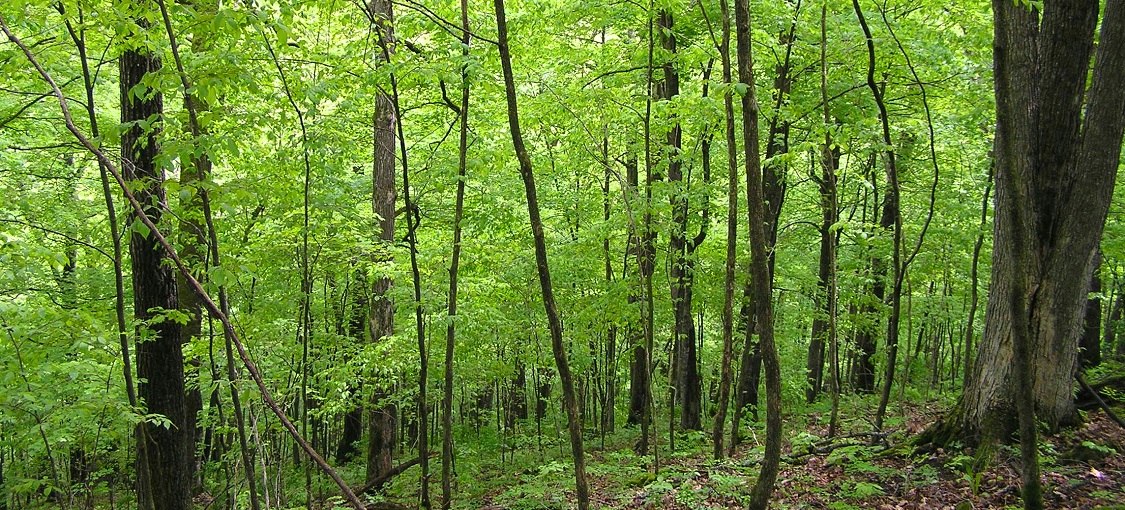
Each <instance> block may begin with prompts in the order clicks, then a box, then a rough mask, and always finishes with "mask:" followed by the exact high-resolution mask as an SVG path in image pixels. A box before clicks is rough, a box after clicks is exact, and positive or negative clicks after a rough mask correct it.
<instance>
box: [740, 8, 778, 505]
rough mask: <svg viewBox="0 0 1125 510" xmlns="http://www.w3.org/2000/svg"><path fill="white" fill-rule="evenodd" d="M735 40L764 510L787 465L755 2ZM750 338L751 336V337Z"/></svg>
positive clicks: (757, 491)
mask: <svg viewBox="0 0 1125 510" xmlns="http://www.w3.org/2000/svg"><path fill="white" fill-rule="evenodd" d="M734 9H735V11H734V19H735V34H736V36H735V42H736V48H737V55H738V59H737V60H738V81H739V82H741V83H744V84H746V92H744V93H743V94H742V143H743V151H744V153H745V154H746V160H745V162H744V164H745V169H746V204H747V205H746V209H747V212H748V213H749V217H750V218H749V219H750V257H751V259H750V273H751V278H752V284H753V287H754V294H753V300H754V312H755V317H754V319H755V323H756V324H757V328H758V338H759V342H760V344H761V350H762V364H763V366H764V368H765V375H766V448H765V457H764V458H763V459H762V468H761V471H760V472H759V474H758V481H757V482H755V483H754V489H753V490H752V492H751V493H750V504H749V505H748V506H749V507H750V508H751V509H754V510H764V509H765V508H766V506H767V505H768V504H769V499H770V495H772V494H773V485H774V481H775V480H776V479H777V470H778V466H779V464H780V463H781V361H780V360H779V359H778V355H777V346H776V345H775V344H774V335H773V332H774V328H773V288H772V286H771V285H770V269H769V251H768V249H767V242H768V237H767V234H766V224H767V221H768V220H767V219H766V218H767V216H766V215H767V214H768V213H767V210H766V202H765V196H764V194H763V192H762V163H761V156H759V153H758V100H757V99H756V98H755V95H754V57H753V49H752V47H751V44H750V43H751V37H750V34H751V32H750V4H749V2H748V1H747V0H736V1H735V8H734ZM748 339H749V338H748Z"/></svg>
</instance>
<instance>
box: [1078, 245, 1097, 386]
mask: <svg viewBox="0 0 1125 510" xmlns="http://www.w3.org/2000/svg"><path fill="white" fill-rule="evenodd" d="M1101 265H1102V254H1101V251H1100V250H1097V249H1095V250H1094V267H1093V269H1091V271H1090V291H1089V292H1090V294H1094V295H1096V294H1101V292H1102V279H1101V278H1100V277H1099V276H1098V268H1100V267H1101ZM1101 328H1102V300H1101V298H1100V297H1097V296H1095V297H1093V298H1089V297H1088V298H1087V299H1086V321H1085V323H1084V324H1083V326H1082V339H1081V340H1080V341H1079V346H1078V347H1079V350H1078V358H1079V360H1080V362H1079V365H1080V366H1081V368H1083V369H1086V368H1091V367H1096V366H1098V365H1100V364H1101V363H1102V345H1101V344H1102V331H1101Z"/></svg>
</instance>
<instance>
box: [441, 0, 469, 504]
mask: <svg viewBox="0 0 1125 510" xmlns="http://www.w3.org/2000/svg"><path fill="white" fill-rule="evenodd" d="M460 3H461V29H462V30H464V33H463V34H462V35H461V44H462V47H461V55H462V56H464V57H466V59H467V58H468V56H469V44H470V43H471V42H472V38H471V34H470V33H469V0H461V2H460ZM457 113H458V117H459V124H460V129H459V135H458V140H459V142H458V145H457V198H456V199H455V200H456V201H455V204H454V207H453V253H452V256H451V258H450V261H449V296H448V305H447V314H448V316H449V324H448V325H447V326H446V329H445V369H444V372H443V374H442V381H443V382H444V384H443V386H444V387H443V393H442V399H441V411H442V412H441V420H442V422H441V430H442V432H441V434H442V441H441V508H442V510H449V509H450V507H452V505H453V349H454V345H455V342H454V340H455V337H456V331H455V326H456V323H457V276H458V273H459V271H460V263H461V218H462V214H463V213H464V209H465V207H464V206H465V174H466V173H467V171H468V166H469V165H468V156H469V68H468V65H467V64H466V65H465V66H463V67H462V68H461V106H460V111H458V112H457Z"/></svg>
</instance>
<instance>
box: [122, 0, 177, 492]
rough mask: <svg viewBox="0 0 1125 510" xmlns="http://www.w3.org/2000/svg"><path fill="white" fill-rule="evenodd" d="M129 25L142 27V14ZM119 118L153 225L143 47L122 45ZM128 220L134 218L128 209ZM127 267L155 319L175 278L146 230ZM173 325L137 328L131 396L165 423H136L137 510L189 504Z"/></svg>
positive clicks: (147, 60) (148, 67)
mask: <svg viewBox="0 0 1125 510" xmlns="http://www.w3.org/2000/svg"><path fill="white" fill-rule="evenodd" d="M137 23H138V24H139V25H140V26H141V27H142V29H144V28H147V23H146V22H145V21H144V20H143V18H138V19H137ZM119 67H120V85H121V122H122V123H132V124H131V127H130V128H129V130H127V131H126V132H124V133H123V134H122V135H121V147H122V154H121V157H122V160H123V166H124V167H125V168H126V176H127V178H128V179H129V180H130V181H132V182H133V183H134V185H135V186H137V187H138V189H137V191H135V194H136V195H135V196H136V198H137V200H138V201H139V202H140V203H141V204H145V205H146V207H147V208H146V210H145V214H146V215H148V217H149V218H150V219H152V221H153V223H159V221H160V217H161V213H162V209H163V208H164V207H165V195H164V187H163V183H164V171H163V169H162V168H159V167H158V166H157V165H156V161H155V160H156V157H157V155H158V154H159V152H160V147H159V145H158V143H157V140H156V134H157V133H156V131H155V126H159V124H154V125H153V126H154V128H153V129H152V130H150V131H147V132H146V131H145V130H144V129H142V128H141V126H140V124H139V123H140V122H143V121H145V120H146V119H149V118H150V117H153V116H160V115H162V114H163V107H164V103H163V98H162V97H161V96H160V94H159V93H157V92H154V91H152V90H147V91H146V92H145V93H144V94H137V95H134V90H133V89H134V87H136V86H137V85H139V84H140V83H141V81H142V79H143V78H144V76H145V75H146V74H148V73H151V72H157V71H159V70H160V67H161V63H160V59H159V58H158V57H157V56H156V55H154V54H152V53H148V52H144V53H142V52H139V51H136V50H127V51H125V52H124V53H122V55H121V58H120V61H119ZM130 217H131V221H132V220H135V218H136V215H134V214H130ZM129 254H130V259H131V261H132V270H133V309H134V315H135V317H136V318H137V320H139V321H142V322H145V321H150V320H152V319H154V318H156V317H158V316H159V315H160V314H161V312H160V310H176V309H177V308H178V303H177V300H176V281H175V277H174V276H173V274H172V270H171V268H170V266H169V265H167V264H165V263H164V259H165V256H166V253H165V250H164V249H163V248H162V247H161V245H160V244H159V243H158V242H157V240H156V239H154V238H153V237H152V236H151V235H149V233H148V232H144V233H142V232H141V231H139V230H137V229H134V230H133V231H132V233H131V235H130V237H129ZM180 330H181V327H180V325H179V323H177V322H176V321H175V320H172V319H163V320H157V321H154V322H152V323H148V324H147V325H143V326H140V327H138V330H137V336H138V341H137V378H138V380H139V384H138V387H137V389H138V392H137V394H138V396H139V397H140V399H141V400H142V401H143V403H144V404H145V406H146V410H147V412H148V413H150V414H158V415H161V416H163V417H164V418H166V419H167V420H168V423H167V426H165V425H162V424H159V423H152V422H144V423H141V424H140V425H139V426H138V427H137V440H138V443H139V444H138V447H137V452H138V453H137V466H136V467H137V506H138V508H141V509H153V508H157V507H159V508H161V509H172V510H175V509H184V510H187V509H190V508H191V486H192V483H191V480H192V443H191V440H192V437H193V435H194V434H193V426H192V424H190V423H189V422H188V416H187V414H188V413H187V408H186V404H185V396H186V394H185V387H184V353H183V348H182V346H181V336H180Z"/></svg>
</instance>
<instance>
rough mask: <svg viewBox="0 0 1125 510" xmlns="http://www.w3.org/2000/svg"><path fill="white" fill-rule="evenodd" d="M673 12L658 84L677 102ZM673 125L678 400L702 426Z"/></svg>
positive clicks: (665, 26)
mask: <svg viewBox="0 0 1125 510" xmlns="http://www.w3.org/2000/svg"><path fill="white" fill-rule="evenodd" d="M672 25H673V19H672V14H671V13H670V12H668V11H667V10H661V11H660V14H659V16H658V17H657V27H658V29H659V30H658V32H659V34H660V45H661V47H663V48H664V51H665V52H667V53H668V60H667V61H665V62H664V64H663V65H662V66H661V69H662V71H663V78H664V79H663V81H662V82H660V83H659V84H658V85H657V97H658V99H660V100H664V101H671V100H673V98H675V97H676V96H678V95H679V94H680V75H679V72H677V71H676V68H675V66H674V65H673V63H672V60H671V59H672V58H673V57H674V56H675V54H676V36H675V34H674V33H673V32H672ZM672 122H673V124H672V128H671V129H670V130H669V131H668V133H667V139H666V141H665V143H666V146H665V149H666V150H665V152H666V154H667V157H668V182H669V184H671V185H672V186H674V188H673V189H674V190H675V191H674V192H673V194H672V196H671V198H670V202H671V204H670V205H671V206H672V232H671V235H670V236H669V239H668V248H669V253H670V255H671V257H672V261H671V264H670V265H669V268H668V280H669V282H670V284H671V297H672V314H673V317H674V320H675V329H674V331H673V333H674V336H675V342H674V343H673V349H675V356H674V360H675V366H674V367H672V373H673V383H674V385H675V395H676V403H677V405H678V406H679V408H680V428H681V429H683V430H699V429H700V428H702V423H701V422H700V413H701V412H702V407H701V398H702V392H701V385H700V380H699V369H698V366H699V365H698V362H697V359H696V354H697V353H696V344H695V321H694V318H693V316H692V313H691V300H692V276H693V272H694V271H693V269H694V267H693V266H694V264H693V262H692V261H691V260H690V258H689V251H690V247H689V245H688V239H687V215H688V200H687V196H686V194H685V193H683V192H682V191H683V189H684V188H686V187H687V182H686V181H685V180H684V172H683V162H682V161H681V160H680V146H681V141H682V137H683V132H682V128H681V126H680V123H679V121H678V120H676V119H673V121H672Z"/></svg>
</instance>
